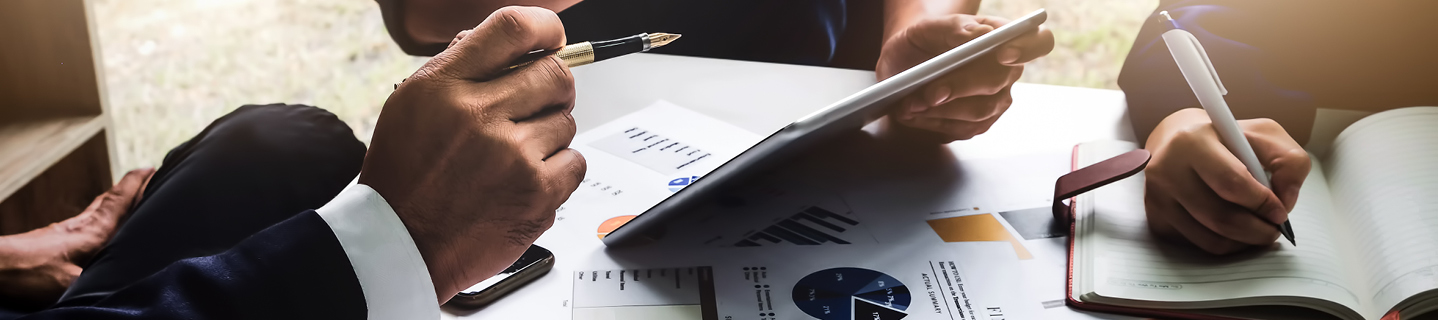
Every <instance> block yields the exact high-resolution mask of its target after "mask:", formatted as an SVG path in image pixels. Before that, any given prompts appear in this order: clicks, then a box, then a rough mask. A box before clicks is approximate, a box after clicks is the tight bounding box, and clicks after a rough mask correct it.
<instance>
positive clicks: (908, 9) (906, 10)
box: [884, 0, 980, 39]
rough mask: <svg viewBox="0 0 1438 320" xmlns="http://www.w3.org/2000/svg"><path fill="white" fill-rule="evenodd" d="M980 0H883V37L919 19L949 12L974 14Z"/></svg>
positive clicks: (976, 11) (889, 35)
mask: <svg viewBox="0 0 1438 320" xmlns="http://www.w3.org/2000/svg"><path fill="white" fill-rule="evenodd" d="M979 1H980V0H885V1H884V39H888V38H889V37H891V36H893V35H894V33H895V32H899V30H903V29H904V27H908V26H910V25H913V24H914V22H917V21H919V20H920V19H923V18H927V17H934V16H941V15H949V14H956V13H962V14H975V13H978V12H979Z"/></svg>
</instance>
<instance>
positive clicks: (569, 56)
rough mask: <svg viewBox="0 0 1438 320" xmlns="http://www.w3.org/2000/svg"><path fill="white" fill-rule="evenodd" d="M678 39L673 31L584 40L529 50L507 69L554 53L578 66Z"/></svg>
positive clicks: (571, 65)
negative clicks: (558, 46)
mask: <svg viewBox="0 0 1438 320" xmlns="http://www.w3.org/2000/svg"><path fill="white" fill-rule="evenodd" d="M675 39H679V35H678V34H673V33H658V32H656V33H640V34H637V35H633V36H628V37H624V38H619V39H614V40H604V41H585V42H580V43H575V44H571V45H567V46H564V48H561V49H559V50H539V51H535V52H531V53H530V54H529V55H527V56H525V59H523V60H524V61H525V62H524V63H520V64H517V65H513V66H510V67H509V69H514V68H519V67H523V66H526V65H529V64H530V63H533V62H534V60H539V59H540V58H543V57H546V56H549V55H554V56H557V57H559V59H560V60H564V63H565V64H567V65H569V67H570V68H573V67H578V66H582V65H586V64H590V63H594V62H597V61H604V60H608V59H609V58H614V57H618V56H622V55H627V54H631V53H639V52H645V51H649V49H654V48H658V47H663V46H664V45H667V44H669V43H670V42H674V40H675Z"/></svg>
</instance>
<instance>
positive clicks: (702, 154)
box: [589, 126, 715, 175]
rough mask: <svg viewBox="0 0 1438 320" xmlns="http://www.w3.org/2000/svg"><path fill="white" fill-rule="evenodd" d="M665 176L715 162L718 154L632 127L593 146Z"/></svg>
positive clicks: (647, 130)
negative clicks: (697, 165)
mask: <svg viewBox="0 0 1438 320" xmlns="http://www.w3.org/2000/svg"><path fill="white" fill-rule="evenodd" d="M589 145H590V146H593V147H594V148H596V149H599V150H603V151H605V152H609V153H610V154H613V155H616V156H619V157H620V158H624V160H629V161H631V162H634V163H636V164H639V165H642V166H644V167H645V168H649V169H650V170H654V171H656V172H659V173H661V174H666V175H672V174H676V173H679V171H680V170H683V169H684V168H686V167H690V166H693V165H694V164H695V163H697V162H700V161H705V160H708V161H715V160H712V159H711V158H713V156H714V153H713V152H709V150H705V149H703V148H700V147H698V146H695V145H691V144H689V143H686V142H684V141H679V139H675V138H671V137H668V136H664V135H661V134H660V133H659V132H658V130H650V129H645V128H643V127H638V126H635V127H631V128H629V129H625V130H624V131H622V132H619V133H615V134H612V135H610V136H608V137H605V138H603V139H599V141H595V142H592V143H590V144H589Z"/></svg>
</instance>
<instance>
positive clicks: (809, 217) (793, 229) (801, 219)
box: [734, 206, 859, 247]
mask: <svg viewBox="0 0 1438 320" xmlns="http://www.w3.org/2000/svg"><path fill="white" fill-rule="evenodd" d="M858 225H859V221H858V220H854V218H853V217H846V216H844V215H841V214H838V213H834V212H833V211H829V210H828V209H824V208H821V207H818V206H810V207H808V208H805V209H804V210H801V211H799V212H798V213H795V214H793V215H791V216H789V217H787V218H784V219H781V220H779V221H778V222H776V223H774V224H773V225H770V226H768V227H765V228H763V229H761V230H756V231H753V232H751V233H750V234H748V235H747V237H746V238H744V239H742V240H739V242H736V243H734V246H736V247H758V246H763V245H777V244H784V243H788V244H797V245H818V244H829V243H832V244H850V243H852V241H849V240H845V239H843V238H841V237H842V236H843V235H844V232H846V231H849V230H850V229H853V228H855V227H857V226H858Z"/></svg>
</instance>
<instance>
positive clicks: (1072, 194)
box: [1054, 146, 1401, 320]
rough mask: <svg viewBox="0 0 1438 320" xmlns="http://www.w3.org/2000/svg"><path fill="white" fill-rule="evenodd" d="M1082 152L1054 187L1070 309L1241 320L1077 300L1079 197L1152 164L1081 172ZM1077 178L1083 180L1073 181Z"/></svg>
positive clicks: (1133, 162)
mask: <svg viewBox="0 0 1438 320" xmlns="http://www.w3.org/2000/svg"><path fill="white" fill-rule="evenodd" d="M1078 150H1079V146H1074V148H1073V153H1072V156H1071V157H1070V159H1071V160H1070V163H1069V174H1068V175H1065V176H1063V177H1060V178H1059V181H1058V182H1056V183H1055V186H1054V189H1055V190H1054V195H1055V196H1054V216H1055V218H1057V219H1058V221H1062V222H1066V223H1068V225H1069V262H1068V276H1067V277H1066V279H1068V282H1067V283H1066V284H1065V288H1066V290H1065V295H1064V300H1065V301H1066V302H1067V304H1068V306H1070V307H1073V308H1074V309H1079V310H1087V311H1094V312H1103V313H1113V314H1122V315H1129V316H1138V317H1154V318H1160V319H1193V320H1241V319H1238V318H1229V317H1221V316H1213V315H1205V314H1195V313H1187V312H1183V310H1172V309H1143V308H1130V307H1121V306H1115V305H1106V304H1096V303H1088V302H1083V301H1079V300H1078V299H1074V237H1073V235H1074V234H1077V233H1075V232H1076V231H1077V230H1076V229H1075V224H1074V220H1073V217H1074V215H1075V214H1076V212H1074V205H1073V204H1074V203H1075V202H1077V201H1078V197H1077V196H1078V195H1079V194H1082V193H1084V192H1088V191H1090V190H1093V189H1096V188H1098V187H1101V186H1103V185H1106V184H1109V183H1111V182H1114V181H1118V180H1122V179H1123V178H1127V177H1129V176H1132V175H1133V174H1135V173H1138V171H1142V169H1143V167H1144V166H1145V165H1147V164H1148V156H1149V154H1148V152H1147V151H1143V150H1142V149H1140V150H1135V151H1132V152H1129V153H1125V154H1123V155H1119V156H1117V157H1113V158H1110V159H1108V160H1104V161H1102V162H1099V163H1095V164H1093V165H1090V166H1088V167H1085V168H1079V163H1078ZM1125 158H1127V159H1125ZM1140 158H1141V160H1142V163H1140V162H1139V161H1138V160H1140ZM1079 169H1087V170H1084V171H1088V172H1084V173H1080V172H1079V171H1080V170H1079ZM1074 175H1081V176H1079V177H1071V176H1074ZM1065 180H1067V181H1065ZM1062 199H1068V200H1069V205H1063V204H1062V203H1060V202H1059V201H1061V200H1062ZM1400 319H1401V317H1399V314H1398V311H1390V312H1388V313H1387V314H1385V315H1383V318H1382V319H1381V320H1400Z"/></svg>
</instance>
